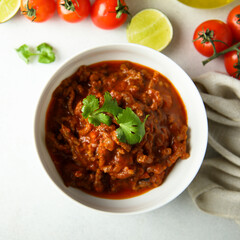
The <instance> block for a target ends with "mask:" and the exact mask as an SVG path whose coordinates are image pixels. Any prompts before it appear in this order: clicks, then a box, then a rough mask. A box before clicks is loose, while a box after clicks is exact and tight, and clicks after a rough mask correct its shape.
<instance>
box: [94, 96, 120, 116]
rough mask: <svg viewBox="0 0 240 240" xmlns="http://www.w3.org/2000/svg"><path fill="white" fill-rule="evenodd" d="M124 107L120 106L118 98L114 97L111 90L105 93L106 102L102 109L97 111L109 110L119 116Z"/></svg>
mask: <svg viewBox="0 0 240 240" xmlns="http://www.w3.org/2000/svg"><path fill="white" fill-rule="evenodd" d="M122 110H123V109H122V108H120V107H119V106H118V103H117V100H116V99H115V98H114V99H113V98H112V96H111V94H110V93H109V92H105V94H104V104H103V105H102V107H101V108H100V109H98V110H97V111H96V113H101V112H108V113H111V114H112V115H113V116H114V117H117V115H118V114H119V113H121V112H122Z"/></svg>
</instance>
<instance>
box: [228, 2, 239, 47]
mask: <svg viewBox="0 0 240 240" xmlns="http://www.w3.org/2000/svg"><path fill="white" fill-rule="evenodd" d="M227 24H228V26H229V27H230V28H231V30H232V34H233V37H234V39H235V40H236V41H237V42H239V41H240V5H238V6H236V7H235V8H233V9H232V10H231V11H230V13H229V14H228V17H227Z"/></svg>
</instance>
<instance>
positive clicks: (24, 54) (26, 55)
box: [16, 43, 55, 63]
mask: <svg viewBox="0 0 240 240" xmlns="http://www.w3.org/2000/svg"><path fill="white" fill-rule="evenodd" d="M36 50H37V52H32V51H30V48H29V46H28V45H26V44H23V45H22V46H20V47H19V48H18V49H16V51H17V53H18V55H19V57H20V58H21V59H23V60H24V61H25V62H26V63H29V59H30V57H31V56H38V62H40V63H51V62H54V61H55V54H54V52H53V48H52V47H51V46H50V45H48V44H47V43H42V44H40V45H39V46H37V49H36Z"/></svg>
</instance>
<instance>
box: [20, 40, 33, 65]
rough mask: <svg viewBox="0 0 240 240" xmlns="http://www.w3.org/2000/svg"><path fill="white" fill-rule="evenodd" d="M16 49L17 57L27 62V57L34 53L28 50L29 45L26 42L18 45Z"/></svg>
mask: <svg viewBox="0 0 240 240" xmlns="http://www.w3.org/2000/svg"><path fill="white" fill-rule="evenodd" d="M16 51H17V53H18V55H19V57H20V58H21V59H23V61H25V62H26V63H29V58H30V57H31V56H33V55H35V54H34V53H32V52H31V51H30V49H29V46H28V45H26V44H23V45H22V46H20V47H19V48H18V49H16Z"/></svg>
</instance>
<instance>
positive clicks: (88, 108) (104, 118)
mask: <svg viewBox="0 0 240 240" xmlns="http://www.w3.org/2000/svg"><path fill="white" fill-rule="evenodd" d="M108 94H109V93H108ZM105 95H106V94H105ZM109 95H110V94H109ZM110 96H111V95H110ZM111 98H112V97H111ZM104 99H105V101H104V104H105V103H106V104H105V106H106V105H108V104H109V103H108V100H109V99H108V98H107V97H106V98H105V96H104ZM106 99H107V100H106ZM104 104H103V107H104ZM97 109H98V110H97ZM96 110H97V111H96ZM102 112H107V109H106V107H104V108H100V109H99V100H98V99H97V98H96V96H94V95H88V96H87V97H86V98H84V99H83V107H82V115H83V117H84V118H87V119H88V121H89V123H91V124H93V125H94V126H95V127H96V126H99V125H100V124H101V123H104V124H107V125H108V126H110V125H111V123H112V120H111V118H110V117H109V116H108V115H106V114H104V113H102Z"/></svg>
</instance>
